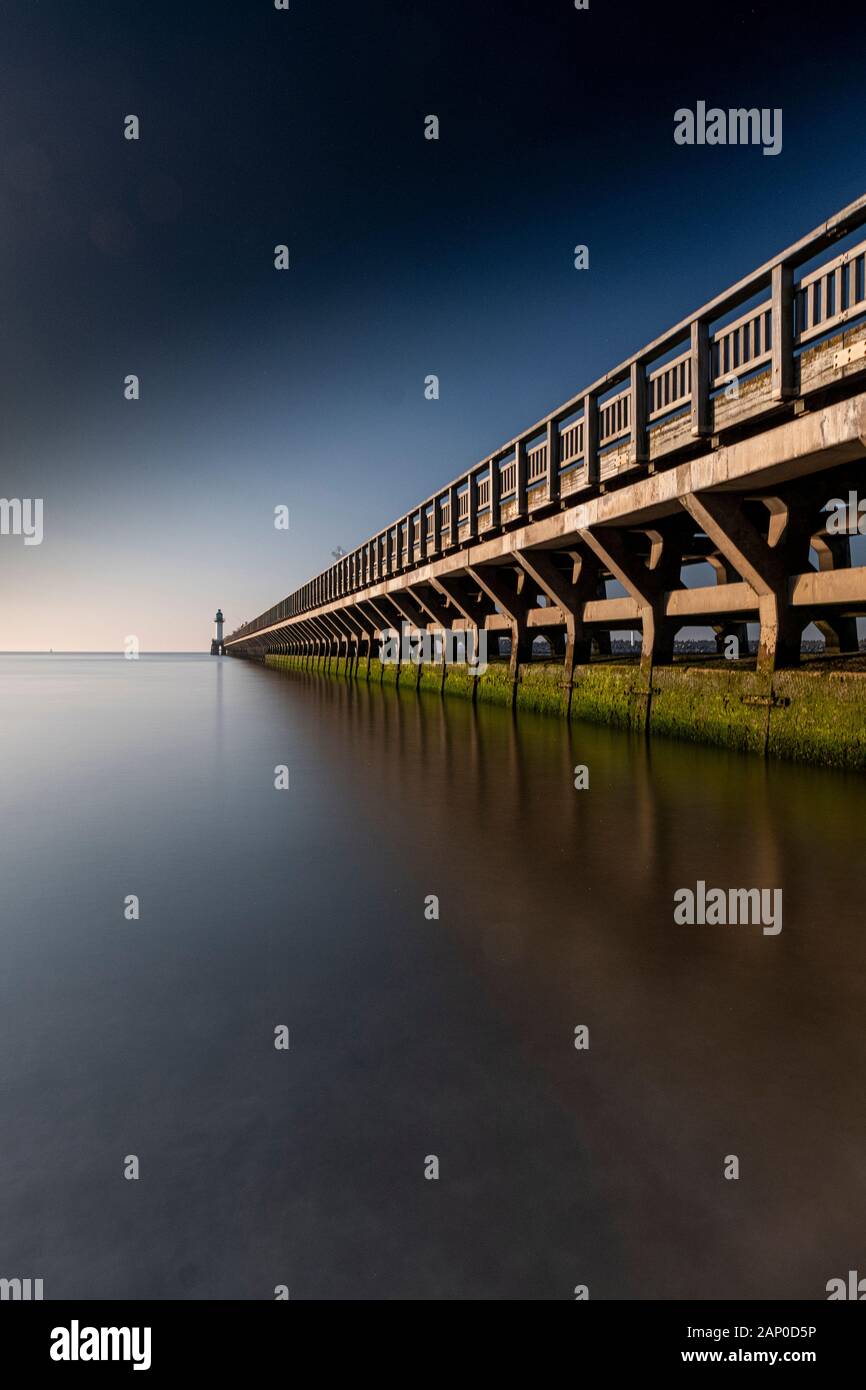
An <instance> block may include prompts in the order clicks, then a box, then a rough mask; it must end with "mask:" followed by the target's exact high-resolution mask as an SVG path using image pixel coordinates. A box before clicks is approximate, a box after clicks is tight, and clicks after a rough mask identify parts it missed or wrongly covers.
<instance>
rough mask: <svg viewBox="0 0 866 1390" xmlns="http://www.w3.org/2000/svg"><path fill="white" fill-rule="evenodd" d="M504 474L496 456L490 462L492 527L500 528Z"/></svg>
mask: <svg viewBox="0 0 866 1390" xmlns="http://www.w3.org/2000/svg"><path fill="white" fill-rule="evenodd" d="M501 502H502V473H501V471H500V468H499V458H498V456H497V455H495V454H494V456H493V458H492V459H491V460H490V525H491V526H498V525H499V521H500V517H501Z"/></svg>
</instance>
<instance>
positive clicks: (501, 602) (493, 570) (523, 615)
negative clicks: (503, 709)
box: [467, 565, 532, 705]
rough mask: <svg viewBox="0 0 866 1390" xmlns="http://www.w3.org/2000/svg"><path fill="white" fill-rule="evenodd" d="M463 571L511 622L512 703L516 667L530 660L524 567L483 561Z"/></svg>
mask: <svg viewBox="0 0 866 1390" xmlns="http://www.w3.org/2000/svg"><path fill="white" fill-rule="evenodd" d="M467 573H468V574H469V576H470V578H472V579H473V580H474V581H475V583H476V584H477V585H478V587H479V588H480V589H481V590H482V591H483V592H484V593H485V594H486V595H487V597H488V598H489V599H490V601H491V603H492V604H494V605H495V606H496V607H498V608H500V609H501V611H502V612H503V613H504V614H505V616H506V618H507V619H508V621H509V623H510V624H511V659H510V661H509V664H508V676H509V679H510V681H511V703H512V705H513V704H514V703H515V702H516V699H517V684H518V681H519V679H520V667H521V665H522V664H523V663H524V662H528V661H531V660H532V634H531V633H530V631H529V626H528V623H527V616H528V613H529V606H530V605H529V596H528V588H527V575H526V571H525V570H523V569H521V568H520V567H519V566H518V567H515V566H513V565H500V566H496V567H494V566H493V565H487V566H485V567H483V568H482V567H481V566H479V567H478V568H471V569H468V570H467Z"/></svg>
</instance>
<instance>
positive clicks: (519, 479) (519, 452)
mask: <svg viewBox="0 0 866 1390" xmlns="http://www.w3.org/2000/svg"><path fill="white" fill-rule="evenodd" d="M514 496H515V500H516V502H517V515H518V516H526V440H525V439H518V441H517V443H516V444H515V446H514Z"/></svg>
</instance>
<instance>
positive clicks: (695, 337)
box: [691, 319, 710, 436]
mask: <svg viewBox="0 0 866 1390" xmlns="http://www.w3.org/2000/svg"><path fill="white" fill-rule="evenodd" d="M691 375H692V434H693V435H695V436H697V435H702V434H709V433H710V330H709V325H708V324H706V323H704V322H703V320H702V319H695V320H694V322H693V323H692V356H691Z"/></svg>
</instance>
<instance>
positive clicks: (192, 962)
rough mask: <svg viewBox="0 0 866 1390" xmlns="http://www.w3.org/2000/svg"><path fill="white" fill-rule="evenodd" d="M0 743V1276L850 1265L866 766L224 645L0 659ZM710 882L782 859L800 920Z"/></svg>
mask: <svg viewBox="0 0 866 1390" xmlns="http://www.w3.org/2000/svg"><path fill="white" fill-rule="evenodd" d="M578 762H579V763H586V764H588V766H589V768H590V790H589V791H583V792H578V791H575V790H574V787H573V775H572V768H573V767H574V765H575V764H576V763H578ZM279 763H284V764H286V765H287V766H288V767H289V769H290V789H289V790H288V791H284V792H282V791H276V790H275V789H274V785H273V782H274V767H275V765H276V764H279ZM0 766H2V777H0V809H2V827H3V835H2V842H0V883H2V904H3V913H2V927H0V930H2V955H0V1126H2V1140H0V1275H2V1276H5V1277H13V1276H18V1277H33V1278H37V1277H39V1278H43V1279H44V1281H45V1296H46V1298H51V1297H55V1298H65V1297H70V1298H71V1297H84V1298H112V1297H116V1298H147V1297H156V1298H258V1299H261V1298H264V1299H268V1298H271V1297H273V1291H274V1287H275V1285H277V1284H285V1285H288V1287H289V1289H290V1291H291V1297H292V1298H293V1299H298V1298H301V1299H303V1298H418V1297H421V1298H427V1297H429V1298H437V1299H438V1298H445V1299H456V1298H530V1299H542V1298H543V1299H548V1298H561V1299H569V1298H571V1297H572V1296H573V1292H572V1291H573V1289H574V1286H575V1285H576V1284H587V1285H588V1286H589V1290H590V1297H592V1298H674V1297H677V1298H697V1297H709V1298H725V1297H728V1298H732V1297H746V1298H763V1297H783V1298H794V1297H802V1298H823V1297H825V1296H826V1295H825V1292H824V1289H825V1285H826V1282H827V1280H828V1279H829V1278H832V1277H835V1276H837V1275H845V1274H846V1272H847V1271H848V1270H849V1269H859V1270H860V1271H861V1273H866V1266H864V1260H866V1243H864V1229H866V1108H864V1104H863V1079H864V1075H866V1066H864V1063H866V1028H864V1018H866V933H864V918H863V904H864V881H866V871H864V835H863V831H864V824H866V783H864V782H863V781H862V780H859V779H854V778H846V777H844V776H841V775H838V774H830V773H822V772H818V771H814V770H808V769H798V768H794V767H786V766H771V767H766V766H764V765H763V764H762V763H761V762H760V761H757V760H755V761H752V760H749V759H745V758H739V757H735V756H728V755H724V754H719V753H716V752H714V751H712V750H703V749H698V748H690V747H686V746H683V745H677V744H665V743H662V742H658V743H655V744H653V745H652V746H651V747H649V748H647V747H645V746H644V744H643V743H641V742H638V741H635V740H633V739H630V738H628V737H626V736H623V735H618V734H616V733H613V732H611V731H609V730H606V729H598V728H594V727H592V726H587V725H580V726H574V727H571V728H568V727H567V726H566V725H564V724H563V723H560V722H558V721H555V720H545V719H537V720H536V719H532V718H524V717H522V716H521V719H520V722H519V723H515V722H514V721H513V720H512V718H511V716H510V715H509V714H507V713H506V712H503V711H499V710H491V709H479V710H478V711H473V710H472V709H471V708H470V707H469V706H467V705H465V704H464V703H463V702H461V701H457V700H451V701H448V702H445V703H443V702H441V701H440V700H439V699H438V698H437V697H435V696H422V697H420V698H419V697H417V696H414V695H411V696H409V695H403V696H398V695H396V694H395V693H394V692H390V691H381V690H374V691H370V690H367V689H365V688H363V687H353V686H347V685H345V684H339V683H336V682H330V681H327V680H322V679H317V678H315V677H303V676H283V675H277V674H275V673H273V672H269V671H266V670H264V669H262V668H260V667H257V666H255V665H253V664H247V663H244V662H240V661H232V660H223V661H217V660H212V659H210V658H207V657H204V658H196V657H193V658H157V657H152V658H144V659H142V660H141V661H139V662H131V661H130V662H127V661H124V660H123V659H122V658H95V657H91V658H87V657H82V658H78V657H4V658H2V659H0ZM699 878H702V879H705V880H706V881H707V883H708V884H710V885H713V886H715V885H719V886H724V887H729V886H744V887H751V886H766V887H771V886H772V887H781V888H782V889H783V892H784V927H783V930H782V932H781V934H780V935H779V936H776V937H765V936H764V935H763V934H762V932H761V930H760V927H752V926H737V927H707V926H704V927H698V926H695V927H682V926H676V925H675V924H674V921H673V893H674V890H675V889H676V888H678V887H681V886H694V884H695V882H696V880H697V879H699ZM131 893H135V894H137V895H138V896H139V898H140V902H141V920H140V921H138V922H127V921H125V920H124V915H123V905H124V899H125V897H126V895H127V894H131ZM429 894H436V895H438V897H439V900H440V918H439V920H438V921H428V920H426V918H425V913H424V900H425V897H427V895H429ZM279 1024H286V1025H288V1027H289V1028H290V1036H291V1047H290V1050H289V1051H288V1052H284V1051H279V1052H278V1051H276V1050H275V1049H274V1046H273V1036H274V1028H275V1026H277V1025H279ZM579 1024H586V1025H588V1027H589V1029H590V1048H589V1050H588V1051H576V1050H575V1048H574V1046H573V1036H574V1029H575V1027H576V1026H577V1025H579ZM130 1154H135V1155H137V1156H138V1158H139V1162H140V1178H139V1180H138V1181H137V1182H133V1181H126V1180H124V1177H123V1166H124V1159H125V1157H126V1156H127V1155H130ZM433 1154H435V1155H437V1156H438V1158H439V1162H440V1177H439V1180H438V1181H427V1180H425V1178H424V1163H425V1158H426V1156H427V1155H433ZM728 1154H736V1155H738V1157H739V1160H740V1172H741V1176H740V1179H739V1181H726V1180H725V1179H724V1177H723V1165H724V1160H725V1156H726V1155H728Z"/></svg>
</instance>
